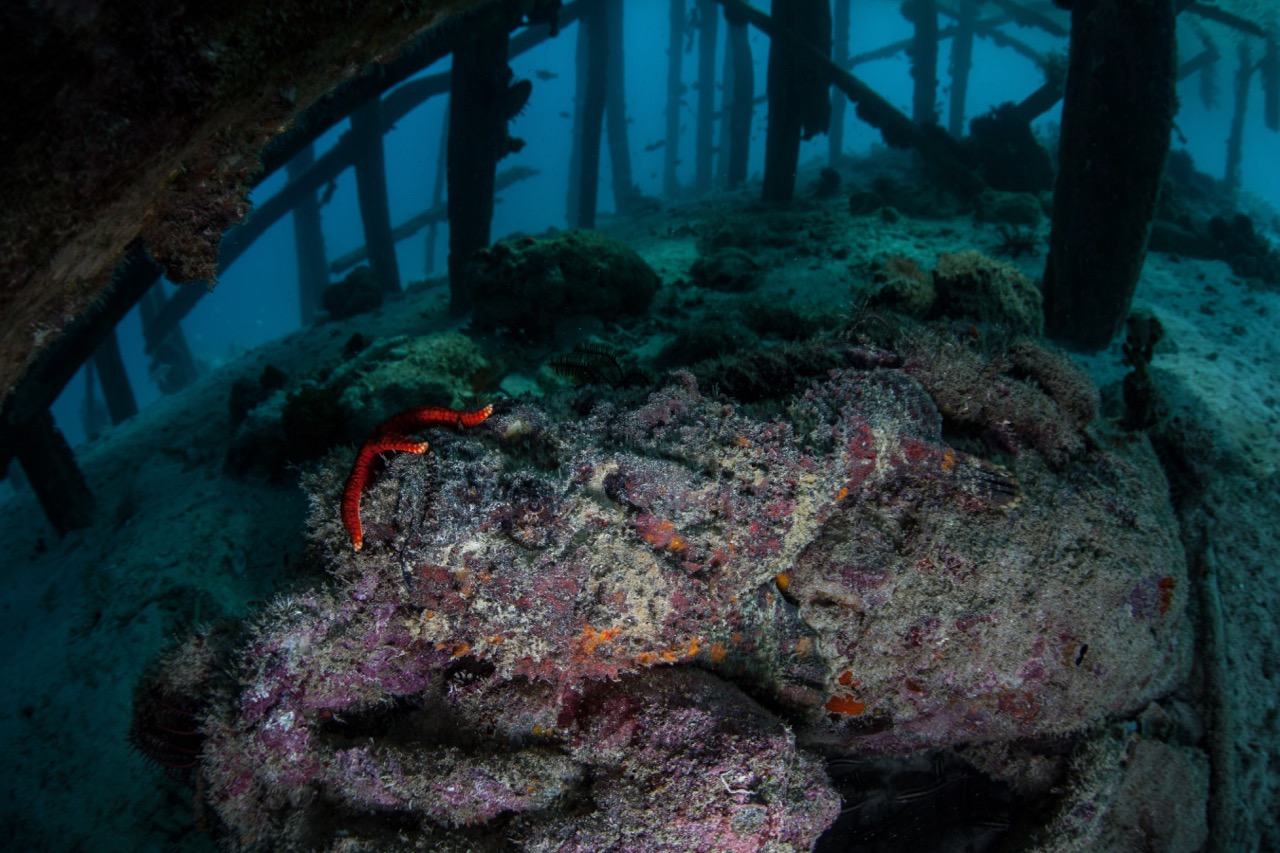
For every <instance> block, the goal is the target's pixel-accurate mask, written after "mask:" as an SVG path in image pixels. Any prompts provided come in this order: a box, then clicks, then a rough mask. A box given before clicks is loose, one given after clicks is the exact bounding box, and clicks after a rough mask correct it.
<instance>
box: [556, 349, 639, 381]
mask: <svg viewBox="0 0 1280 853" xmlns="http://www.w3.org/2000/svg"><path fill="white" fill-rule="evenodd" d="M621 354H622V351H621V350H619V349H618V348H617V347H614V346H610V345H609V344H605V343H600V342H599V341H583V342H581V343H579V344H577V345H576V346H575V347H574V348H573V351H572V352H566V353H563V354H561V355H553V356H552V357H551V358H549V359H547V366H549V367H550V368H551V369H552V370H554V371H555V372H556V375H557V376H563V377H565V378H566V379H572V380H573V381H574V382H578V383H580V384H582V385H588V384H590V385H615V386H616V385H621V384H623V381H624V380H625V379H626V377H627V372H626V371H625V370H623V368H622V363H621V362H620V361H619V360H618V356H619V355H621Z"/></svg>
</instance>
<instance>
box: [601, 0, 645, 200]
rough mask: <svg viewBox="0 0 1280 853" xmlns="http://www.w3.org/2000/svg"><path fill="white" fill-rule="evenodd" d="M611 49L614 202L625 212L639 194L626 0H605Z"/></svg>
mask: <svg viewBox="0 0 1280 853" xmlns="http://www.w3.org/2000/svg"><path fill="white" fill-rule="evenodd" d="M604 4H605V27H606V36H607V38H608V42H609V44H608V50H609V79H608V81H607V86H606V89H607V91H606V93H605V101H604V121H605V130H606V135H607V138H608V140H609V171H610V173H611V174H612V175H613V203H614V207H615V209H616V210H617V211H618V212H619V213H622V212H624V211H626V210H627V209H628V208H630V207H631V206H632V204H633V203H634V202H635V199H636V198H637V197H638V196H639V194H640V193H639V190H637V189H636V185H635V182H634V181H633V180H632V178H631V146H630V144H629V142H628V139H627V137H628V135H629V134H628V133H627V87H626V77H625V75H624V72H623V68H624V66H625V64H626V63H625V61H624V60H625V57H624V55H623V45H624V44H625V42H626V39H625V38H624V37H623V32H622V0H604Z"/></svg>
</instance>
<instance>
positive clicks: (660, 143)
mask: <svg viewBox="0 0 1280 853" xmlns="http://www.w3.org/2000/svg"><path fill="white" fill-rule="evenodd" d="M666 144H667V140H665V139H659V140H657V141H656V142H650V143H649V144H648V145H646V146H645V147H644V150H645V151H657V150H658V149H659V148H661V147H662V146H664V145H666Z"/></svg>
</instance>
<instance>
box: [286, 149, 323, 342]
mask: <svg viewBox="0 0 1280 853" xmlns="http://www.w3.org/2000/svg"><path fill="white" fill-rule="evenodd" d="M315 159H316V154H315V144H314V143H312V142H308V143H307V144H306V145H305V146H304V147H303V148H302V150H301V151H299V152H298V153H297V154H296V155H294V157H293V159H292V160H290V161H289V163H288V165H287V166H286V167H285V171H286V172H287V174H288V176H289V180H290V181H293V180H297V178H298V176H299V175H301V174H302V173H303V172H305V171H306V170H307V169H308V168H309V167H310V166H311V164H312V163H314V162H315ZM293 248H294V251H295V253H296V254H297V256H298V316H299V319H300V320H301V321H302V325H304V326H305V325H307V324H308V323H310V322H311V321H312V320H314V319H315V317H316V313H317V312H318V311H319V310H320V298H321V295H322V294H323V293H324V289H325V286H326V285H328V284H329V273H328V272H327V271H326V270H325V261H324V231H323V230H322V229H321V227H320V202H319V200H318V199H317V198H316V194H315V193H314V192H310V193H306V194H304V195H303V197H302V198H301V200H299V201H298V204H297V206H296V207H294V208H293Z"/></svg>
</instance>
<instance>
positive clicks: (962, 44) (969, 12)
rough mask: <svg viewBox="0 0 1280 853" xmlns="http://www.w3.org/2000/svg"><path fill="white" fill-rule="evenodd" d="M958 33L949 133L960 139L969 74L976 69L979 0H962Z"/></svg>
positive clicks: (953, 47)
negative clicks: (974, 38) (974, 64)
mask: <svg viewBox="0 0 1280 853" xmlns="http://www.w3.org/2000/svg"><path fill="white" fill-rule="evenodd" d="M959 5H960V8H959V13H960V14H959V17H957V18H956V33H955V37H954V38H953V39H952V40H951V62H950V65H951V67H950V69H949V70H950V77H951V105H950V107H949V108H948V110H947V130H948V131H949V132H950V133H951V135H952V136H954V137H955V138H956V139H959V138H960V137H962V136H964V118H965V116H964V109H965V101H966V100H968V97H969V71H970V69H972V68H973V25H974V22H975V21H977V19H978V5H977V3H976V2H975V0H959Z"/></svg>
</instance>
